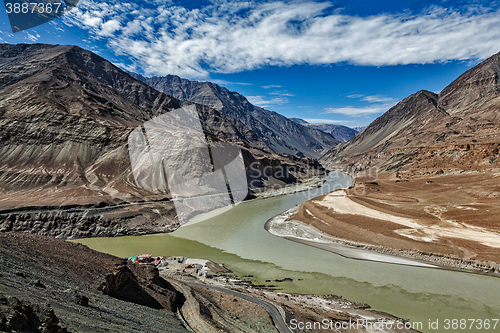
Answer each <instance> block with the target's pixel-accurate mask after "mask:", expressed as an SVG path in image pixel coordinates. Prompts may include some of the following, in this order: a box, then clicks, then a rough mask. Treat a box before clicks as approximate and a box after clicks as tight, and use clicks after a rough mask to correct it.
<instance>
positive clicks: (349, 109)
mask: <svg viewBox="0 0 500 333" xmlns="http://www.w3.org/2000/svg"><path fill="white" fill-rule="evenodd" d="M388 109H389V108H388V107H387V106H386V105H380V106H364V107H354V106H346V107H343V108H326V109H325V112H324V113H337V114H343V115H346V116H351V117H358V116H364V115H370V114H376V113H382V112H385V111H387V110H388Z"/></svg>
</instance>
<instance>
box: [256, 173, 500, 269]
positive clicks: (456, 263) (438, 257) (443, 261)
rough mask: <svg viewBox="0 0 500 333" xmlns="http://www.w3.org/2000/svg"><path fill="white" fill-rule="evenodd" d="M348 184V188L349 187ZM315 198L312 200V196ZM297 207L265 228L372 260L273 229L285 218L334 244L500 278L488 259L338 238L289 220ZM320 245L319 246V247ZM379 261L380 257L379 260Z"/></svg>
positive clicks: (296, 239)
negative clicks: (273, 224) (272, 226)
mask: <svg viewBox="0 0 500 333" xmlns="http://www.w3.org/2000/svg"><path fill="white" fill-rule="evenodd" d="M349 176H350V177H351V178H352V179H353V181H352V183H351V185H349V186H348V187H350V186H352V184H355V182H356V179H355V177H354V176H352V175H349ZM348 187H347V188H348ZM310 200H313V199H310ZM296 209H297V207H294V208H292V209H289V210H286V211H284V212H282V213H280V214H278V215H275V216H273V217H272V218H270V219H269V220H267V221H266V223H265V224H264V229H265V230H266V231H267V232H269V233H270V234H272V235H274V236H277V237H281V238H284V239H288V240H290V241H294V242H297V243H300V244H304V245H308V246H312V247H316V248H319V249H321V250H324V251H328V252H332V253H335V254H337V255H340V256H343V257H345V258H349V259H354V260H365V261H372V260H370V259H365V258H361V257H357V256H349V255H346V254H345V253H342V252H340V251H336V250H334V249H331V248H328V249H326V248H324V247H323V246H320V244H321V242H318V241H317V240H314V239H308V240H306V239H301V238H298V237H288V236H283V235H279V234H276V233H272V232H271V230H270V229H271V224H272V223H276V222H275V221H277V220H283V222H285V221H293V222H294V223H295V224H296V226H299V227H300V226H302V228H303V230H304V231H305V230H307V229H313V230H315V232H317V233H318V234H321V235H322V236H323V237H324V238H326V239H328V240H329V241H332V242H333V243H335V244H339V245H343V246H348V247H351V248H355V249H361V250H367V251H372V252H376V253H380V254H385V255H390V256H394V257H398V258H404V259H409V260H413V261H416V262H421V263H425V264H430V265H434V266H435V267H428V268H435V269H445V270H455V271H462V272H466V273H473V274H482V275H488V276H492V277H500V264H498V263H493V262H486V261H481V260H474V259H468V260H464V259H462V258H459V257H455V256H450V255H444V254H440V253H433V252H423V251H418V250H412V249H404V250H400V249H395V248H391V247H387V246H381V245H373V244H368V243H362V242H356V241H352V240H348V239H344V238H339V237H335V236H333V235H329V234H326V233H324V232H322V231H321V230H319V229H316V228H315V227H313V226H311V225H308V224H305V223H303V222H301V221H297V220H289V218H290V216H291V212H292V211H294V210H296ZM316 244H317V246H316ZM378 261H380V260H378ZM384 262H386V263H391V264H396V265H405V264H401V263H396V262H390V261H384Z"/></svg>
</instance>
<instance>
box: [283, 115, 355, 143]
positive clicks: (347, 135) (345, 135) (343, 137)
mask: <svg viewBox="0 0 500 333" xmlns="http://www.w3.org/2000/svg"><path fill="white" fill-rule="evenodd" d="M290 119H291V120H293V121H295V122H296V123H299V124H301V125H304V126H306V127H309V128H314V129H317V130H320V131H323V132H325V133H328V134H330V135H331V136H333V137H334V138H335V139H337V140H339V141H341V142H346V141H349V140H351V138H352V137H353V136H354V135H356V133H358V132H360V131H359V130H356V129H354V128H351V127H347V126H343V125H334V124H311V123H309V122H307V121H305V120H304V119H301V118H290ZM358 128H359V129H361V130H363V129H364V127H358Z"/></svg>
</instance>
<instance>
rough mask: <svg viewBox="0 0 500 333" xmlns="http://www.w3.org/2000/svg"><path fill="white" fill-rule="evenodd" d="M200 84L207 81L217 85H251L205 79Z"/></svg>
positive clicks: (249, 84)
mask: <svg viewBox="0 0 500 333" xmlns="http://www.w3.org/2000/svg"><path fill="white" fill-rule="evenodd" d="M201 81H202V82H204V81H208V82H212V83H215V84H218V85H233V84H234V85H238V86H252V85H253V84H252V83H246V82H231V81H226V80H219V79H207V80H201Z"/></svg>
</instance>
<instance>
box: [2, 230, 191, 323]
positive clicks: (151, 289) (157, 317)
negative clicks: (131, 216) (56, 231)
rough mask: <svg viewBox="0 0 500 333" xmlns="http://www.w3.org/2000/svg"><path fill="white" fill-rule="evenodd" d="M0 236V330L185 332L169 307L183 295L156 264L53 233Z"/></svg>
mask: <svg viewBox="0 0 500 333" xmlns="http://www.w3.org/2000/svg"><path fill="white" fill-rule="evenodd" d="M0 237H1V242H0V264H1V265H2V274H0V330H1V331H6V332H12V331H15V332H21V331H22V332H42V331H43V332H66V331H64V330H61V331H59V330H57V329H56V328H55V327H54V328H53V330H49V329H48V328H49V327H48V326H49V325H47V324H52V326H55V325H58V326H60V327H64V328H67V331H68V332H92V333H94V332H124V331H126V332H139V331H141V332H165V331H168V332H188V329H186V327H185V326H184V324H183V323H182V321H181V320H180V319H179V318H178V317H177V315H176V314H175V312H176V311H177V309H178V308H179V307H180V306H182V304H183V301H184V299H183V296H182V294H181V293H179V292H178V291H177V290H176V289H175V288H174V287H173V286H172V285H171V284H170V283H169V282H167V281H166V280H164V279H163V278H161V277H160V276H159V274H158V271H157V270H156V268H154V267H151V266H139V265H137V264H132V263H131V262H127V260H123V259H121V258H117V257H114V256H111V255H108V254H105V253H100V252H97V251H93V250H91V249H89V248H88V247H86V246H83V245H81V244H76V243H70V242H66V241H62V240H58V239H54V238H52V237H43V236H39V235H29V234H21V233H10V232H9V233H1V234H0ZM48 303H50V305H49V304H48ZM40 310H42V311H40ZM46 318H47V319H50V320H45V319H46ZM44 321H45V322H46V324H45V325H42V326H45V327H42V329H40V330H39V329H38V327H39V326H40V324H43V322H44ZM2 324H3V325H5V326H4V327H3V328H2ZM43 328H45V329H46V330H43Z"/></svg>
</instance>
